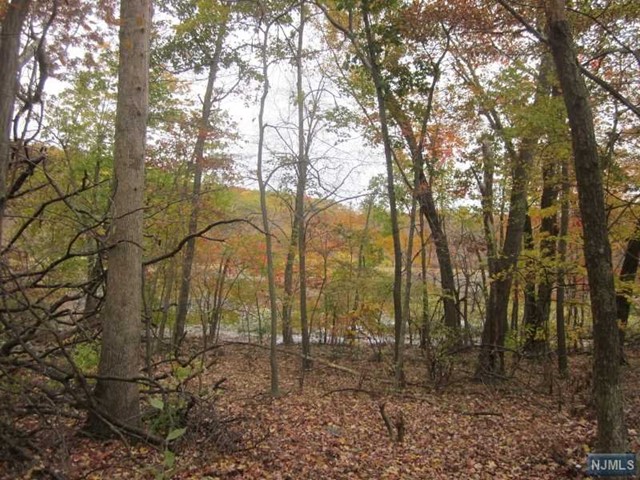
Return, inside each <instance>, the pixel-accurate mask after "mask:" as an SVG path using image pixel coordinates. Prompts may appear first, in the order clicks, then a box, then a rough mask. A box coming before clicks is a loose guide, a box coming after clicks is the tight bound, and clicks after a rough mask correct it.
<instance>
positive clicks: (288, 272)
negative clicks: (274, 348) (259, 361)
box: [282, 213, 299, 345]
mask: <svg viewBox="0 0 640 480" xmlns="http://www.w3.org/2000/svg"><path fill="white" fill-rule="evenodd" d="M298 229H299V226H298V216H297V215H295V213H294V216H293V223H292V226H291V237H290V239H289V249H288V250H287V262H286V264H285V267H284V296H283V298H282V342H283V343H284V344H285V345H293V328H292V326H291V310H292V306H293V305H292V300H293V267H294V262H295V260H296V250H297V248H296V247H297V245H298Z"/></svg>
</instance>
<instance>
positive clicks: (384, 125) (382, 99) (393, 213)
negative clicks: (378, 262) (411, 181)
mask: <svg viewBox="0 0 640 480" xmlns="http://www.w3.org/2000/svg"><path fill="white" fill-rule="evenodd" d="M369 3H370V0H362V4H361V6H362V20H363V23H364V31H365V36H366V42H367V45H366V47H367V57H368V63H369V73H370V74H371V77H372V79H373V84H374V87H375V91H376V99H377V103H378V115H379V117H380V130H381V133H382V142H383V144H384V156H385V163H386V171H387V194H388V197H389V217H390V220H391V237H392V239H393V315H394V325H396V326H397V325H400V324H401V323H402V292H401V290H402V245H401V243H400V229H399V227H398V209H397V206H396V191H395V180H394V176H395V175H394V172H393V152H392V150H391V137H390V135H389V122H388V119H387V108H386V92H385V86H384V82H383V79H382V75H381V72H380V67H379V65H378V58H377V53H376V46H375V44H374V38H373V33H372V31H371V23H370V17H369ZM394 360H395V362H396V363H397V362H398V359H397V358H396V359H394Z"/></svg>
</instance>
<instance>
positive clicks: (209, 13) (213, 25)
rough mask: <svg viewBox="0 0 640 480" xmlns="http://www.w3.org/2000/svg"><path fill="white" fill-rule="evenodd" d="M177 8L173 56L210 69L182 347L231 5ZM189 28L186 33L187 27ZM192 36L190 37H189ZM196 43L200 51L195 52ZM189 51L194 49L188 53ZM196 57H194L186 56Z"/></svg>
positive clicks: (187, 256)
mask: <svg viewBox="0 0 640 480" xmlns="http://www.w3.org/2000/svg"><path fill="white" fill-rule="evenodd" d="M177 3H178V5H177V6H176V10H177V13H178V15H179V16H180V17H181V20H182V21H183V22H184V23H183V26H182V29H180V30H182V32H183V36H184V37H186V39H187V40H188V41H187V42H185V39H183V38H177V39H174V40H173V42H170V44H169V45H168V47H167V49H168V50H169V54H170V55H171V56H172V57H174V58H175V57H178V59H176V61H175V63H176V64H177V65H178V66H180V67H182V68H184V67H185V64H186V67H187V68H191V69H196V70H197V69H199V68H206V69H207V70H208V76H207V86H206V89H205V94H204V97H203V99H202V110H201V114H200V118H199V119H198V128H197V137H196V141H195V145H194V147H193V154H192V168H193V187H192V192H191V199H190V200H191V212H190V214H189V222H188V232H187V233H188V235H191V236H192V237H191V238H190V239H189V241H188V242H187V244H186V246H185V251H184V256H183V259H182V272H181V276H180V291H179V294H178V312H177V315H176V321H175V324H174V331H173V336H172V343H173V347H174V348H176V349H178V348H179V346H180V343H181V341H182V339H183V337H184V334H185V324H186V321H187V314H188V311H189V297H190V290H191V271H192V268H193V263H194V257H195V251H196V238H195V236H193V235H194V233H195V232H196V231H197V230H198V217H199V215H200V205H201V202H202V199H201V198H200V197H201V195H202V181H203V172H204V162H205V146H206V142H207V140H208V139H209V137H210V136H211V130H212V125H211V117H212V115H213V106H214V103H215V101H216V96H215V91H214V88H215V84H216V80H217V78H218V75H219V72H220V69H221V60H222V57H223V47H224V43H225V39H226V37H227V33H228V23H229V19H230V9H229V6H228V5H227V4H226V2H221V3H220V4H218V3H216V4H213V5H209V6H206V7H205V6H204V5H200V4H196V3H193V2H186V3H184V2H177ZM185 30H186V34H185V33H184V31H185ZM189 40H190V41H189ZM194 45H195V46H197V47H196V48H198V47H199V48H198V50H199V51H198V52H197V53H196V54H195V55H194V54H193V50H194ZM186 52H190V54H189V55H186V54H185V53H186ZM185 58H186V59H192V60H191V61H189V60H185Z"/></svg>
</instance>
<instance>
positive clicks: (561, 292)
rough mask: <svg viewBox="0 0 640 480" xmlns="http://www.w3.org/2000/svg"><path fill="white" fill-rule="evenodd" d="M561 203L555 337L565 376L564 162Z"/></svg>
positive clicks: (566, 196)
mask: <svg viewBox="0 0 640 480" xmlns="http://www.w3.org/2000/svg"><path fill="white" fill-rule="evenodd" d="M561 175H562V203H561V206H560V232H559V234H558V236H559V239H558V289H557V292H556V336H557V339H558V372H559V373H560V375H562V376H566V375H567V373H568V371H569V365H568V361H567V335H566V333H565V325H566V321H565V318H564V303H565V301H564V299H565V293H566V287H565V266H564V264H565V261H566V259H567V235H568V234H569V214H570V212H569V192H570V189H571V186H570V185H569V168H568V165H567V162H566V160H565V161H563V162H562V166H561Z"/></svg>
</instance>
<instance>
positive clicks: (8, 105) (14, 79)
mask: <svg viewBox="0 0 640 480" xmlns="http://www.w3.org/2000/svg"><path fill="white" fill-rule="evenodd" d="M30 4H31V0H13V1H12V2H11V3H9V4H8V5H7V6H6V9H7V11H6V13H5V16H4V18H3V19H2V37H0V65H2V72H1V73H0V246H1V245H2V241H3V231H4V212H5V207H6V203H7V195H8V191H7V188H8V187H9V186H8V185H7V174H8V171H9V162H10V161H11V125H12V124H13V108H14V104H15V101H16V95H17V94H18V70H19V68H20V67H19V56H20V37H21V34H22V26H23V25H24V21H25V19H26V18H27V14H28V13H29V6H30Z"/></svg>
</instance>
